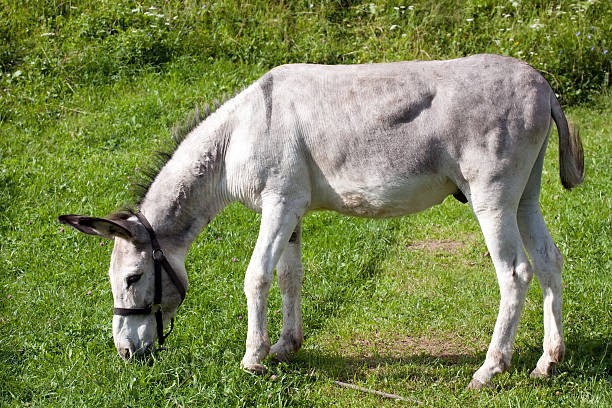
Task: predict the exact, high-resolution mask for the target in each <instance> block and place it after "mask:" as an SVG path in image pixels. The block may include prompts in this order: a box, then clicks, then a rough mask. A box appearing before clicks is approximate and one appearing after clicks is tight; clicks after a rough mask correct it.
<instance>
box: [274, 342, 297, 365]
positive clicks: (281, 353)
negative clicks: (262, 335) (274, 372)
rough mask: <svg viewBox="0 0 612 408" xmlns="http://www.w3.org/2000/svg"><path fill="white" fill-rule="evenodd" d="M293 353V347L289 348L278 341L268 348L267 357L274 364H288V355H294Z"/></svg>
mask: <svg viewBox="0 0 612 408" xmlns="http://www.w3.org/2000/svg"><path fill="white" fill-rule="evenodd" d="M295 351H296V350H295V347H290V346H288V345H287V343H284V342H282V341H280V340H279V342H278V343H276V344H274V345H273V346H272V347H271V348H270V354H269V356H270V358H271V359H272V360H274V361H276V362H281V363H287V362H289V355H290V354H292V353H295Z"/></svg>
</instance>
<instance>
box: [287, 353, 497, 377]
mask: <svg viewBox="0 0 612 408" xmlns="http://www.w3.org/2000/svg"><path fill="white" fill-rule="evenodd" d="M485 354H486V351H482V352H478V353H477V354H441V355H433V354H427V353H422V354H415V355H411V356H410V355H409V356H390V355H373V356H340V355H337V354H331V353H325V352H319V351H308V350H303V351H300V352H299V353H298V354H297V355H296V356H295V358H294V360H293V361H292V363H291V365H299V366H301V367H302V368H304V369H307V370H308V371H312V370H315V371H316V372H319V373H321V374H323V375H324V376H326V377H328V378H332V379H334V380H338V381H346V382H351V381H362V380H366V379H367V378H368V377H370V376H372V375H376V376H378V375H380V376H384V377H385V378H386V379H389V380H412V381H419V382H421V383H434V382H438V381H439V380H440V374H439V373H436V371H438V370H439V369H443V370H444V369H450V370H452V371H457V372H466V371H467V372H470V373H471V372H472V371H473V370H475V368H477V367H478V366H479V365H480V364H481V363H482V362H483V361H484V357H485Z"/></svg>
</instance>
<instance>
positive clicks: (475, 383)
mask: <svg viewBox="0 0 612 408" xmlns="http://www.w3.org/2000/svg"><path fill="white" fill-rule="evenodd" d="M485 387H489V388H492V387H493V385H492V383H491V382H490V381H489V382H486V383H483V382H482V381H480V380H477V379H476V378H472V381H470V383H469V384H468V386H467V389H468V390H482V389H483V388H485Z"/></svg>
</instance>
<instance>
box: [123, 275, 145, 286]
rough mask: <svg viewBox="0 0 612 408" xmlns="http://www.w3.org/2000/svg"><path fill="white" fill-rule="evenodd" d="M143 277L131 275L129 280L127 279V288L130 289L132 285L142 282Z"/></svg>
mask: <svg viewBox="0 0 612 408" xmlns="http://www.w3.org/2000/svg"><path fill="white" fill-rule="evenodd" d="M141 277H142V274H140V275H130V276H128V277H127V278H125V281H126V282H127V286H128V288H129V287H130V286H131V285H132V284H134V283H136V282H138V281H139V280H140V278H141Z"/></svg>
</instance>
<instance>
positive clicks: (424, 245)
mask: <svg viewBox="0 0 612 408" xmlns="http://www.w3.org/2000/svg"><path fill="white" fill-rule="evenodd" d="M465 246H466V243H465V242H463V241H453V240H450V239H443V240H425V241H417V242H411V243H409V244H407V245H406V249H408V250H411V251H412V250H416V251H419V250H425V251H427V252H442V251H444V252H451V253H457V252H459V250H461V249H463V248H464V247H465Z"/></svg>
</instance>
